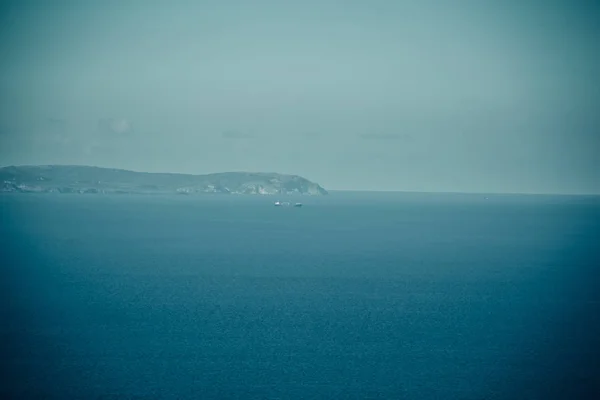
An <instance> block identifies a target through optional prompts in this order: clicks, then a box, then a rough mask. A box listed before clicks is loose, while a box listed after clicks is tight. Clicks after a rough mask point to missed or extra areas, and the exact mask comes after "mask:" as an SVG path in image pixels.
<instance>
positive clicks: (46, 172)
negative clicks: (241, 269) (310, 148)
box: [0, 165, 327, 196]
mask: <svg viewBox="0 0 600 400" xmlns="http://www.w3.org/2000/svg"><path fill="white" fill-rule="evenodd" d="M0 182H2V186H1V188H0V191H2V192H42V193H145V194H152V193H156V194H168V193H180V194H204V193H223V194H254V195H270V194H286V195H292V194H301V195H313V196H318V195H326V194H327V191H326V190H325V189H324V188H322V187H321V186H319V185H318V184H317V183H314V182H311V181H309V180H308V179H305V178H303V177H300V176H297V175H285V174H277V173H250V172H223V173H216V174H207V175H191V174H174V173H147V172H134V171H128V170H121V169H112V168H99V167H88V166H67V165H44V166H10V167H3V168H0Z"/></svg>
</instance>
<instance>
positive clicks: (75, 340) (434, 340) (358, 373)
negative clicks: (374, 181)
mask: <svg viewBox="0 0 600 400" xmlns="http://www.w3.org/2000/svg"><path fill="white" fill-rule="evenodd" d="M272 200H273V199H271V198H269V197H244V196H241V197H237V196H205V197H191V196H190V197H187V196H180V197H177V196H174V197H161V196H127V195H122V196H118V195H115V196H102V195H80V196H78V195H35V194H31V195H12V194H10V195H4V196H0V207H1V209H0V211H1V218H2V219H1V220H0V224H1V226H0V234H1V239H2V244H1V248H0V250H1V251H2V253H1V259H0V260H1V263H2V266H1V268H2V283H1V286H0V290H1V293H2V297H3V307H2V309H1V312H2V324H1V326H0V334H1V339H2V358H1V365H2V371H3V376H4V378H3V382H2V386H1V388H0V396H2V398H11V399H12V398H14V399H19V398H23V399H29V398H32V399H33V398H35V399H37V398H40V399H42V398H43V399H79V398H80V399H371V398H372V399H419V400H421V399H422V400H425V399H550V398H564V399H575V398H585V399H587V398H590V399H593V398H600V392H598V390H597V389H598V386H597V383H596V382H597V381H599V377H600V361H599V360H600V357H599V356H600V348H599V347H598V345H599V341H598V338H600V292H599V291H598V289H599V285H598V284H597V283H596V282H597V280H598V271H599V267H600V199H599V198H598V197H568V196H517V195H489V196H483V195H467V194H464V195H460V194H408V193H405V194H365V193H362V194H361V193H333V194H332V195H330V196H326V197H319V198H317V197H314V198H313V197H307V198H303V202H304V204H305V206H304V207H303V208H278V207H273V206H272Z"/></svg>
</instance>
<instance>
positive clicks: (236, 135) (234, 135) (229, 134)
mask: <svg viewBox="0 0 600 400" xmlns="http://www.w3.org/2000/svg"><path fill="white" fill-rule="evenodd" d="M221 137H222V138H224V139H253V138H254V136H252V135H250V134H248V133H242V132H236V131H225V132H223V133H221Z"/></svg>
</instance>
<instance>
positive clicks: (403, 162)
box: [0, 0, 600, 193]
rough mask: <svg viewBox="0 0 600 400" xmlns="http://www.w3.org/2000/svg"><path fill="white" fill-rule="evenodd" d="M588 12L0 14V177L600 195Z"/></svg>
mask: <svg viewBox="0 0 600 400" xmlns="http://www.w3.org/2000/svg"><path fill="white" fill-rule="evenodd" d="M596 3H597V2H595V1H578V0H571V1H568V0H565V1H552V0H545V1H528V0H515V1H512V0H498V1H486V0H472V1H467V0H465V1H461V0H457V1H451V0H438V1H428V0H415V1H402V0H389V1H375V0H369V1H366V0H363V1H357V0H346V1H327V0H304V1H284V0H279V1H262V0H253V1H249V0H246V1H227V0H218V1H217V0H215V1H166V0H165V1H158V0H155V1H153V0H147V1H123V0H122V1H91V0H90V1H83V0H82V1H71V2H67V1H51V0H42V1H38V2H33V1H13V2H7V1H2V2H0V4H2V6H1V9H0V17H1V18H0V21H1V25H0V29H1V30H0V46H1V53H0V54H1V56H0V101H1V103H0V164H1V165H10V164H53V163H60V164H88V165H98V166H110V167H118V168H128V169H135V170H143V171H170V172H190V173H207V172H217V171H235V170H252V171H274V172H283V173H295V174H300V175H303V176H305V177H307V178H309V179H312V180H315V181H317V182H319V183H321V184H322V185H323V186H325V187H326V188H328V189H367V190H371V189H373V190H424V191H509V192H561V193H567V192H571V193H600V110H599V109H600V90H599V87H600V86H599V77H600V6H598V5H596Z"/></svg>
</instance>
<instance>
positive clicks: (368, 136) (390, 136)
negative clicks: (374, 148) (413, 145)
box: [359, 133, 413, 141]
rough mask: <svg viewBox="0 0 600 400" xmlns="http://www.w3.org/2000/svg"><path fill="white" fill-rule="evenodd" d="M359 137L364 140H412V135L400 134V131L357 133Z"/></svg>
mask: <svg viewBox="0 0 600 400" xmlns="http://www.w3.org/2000/svg"><path fill="white" fill-rule="evenodd" d="M359 136H360V138H361V139H365V140H402V141H409V140H412V139H413V137H412V135H409V134H400V133H364V134H362V135H359Z"/></svg>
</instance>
